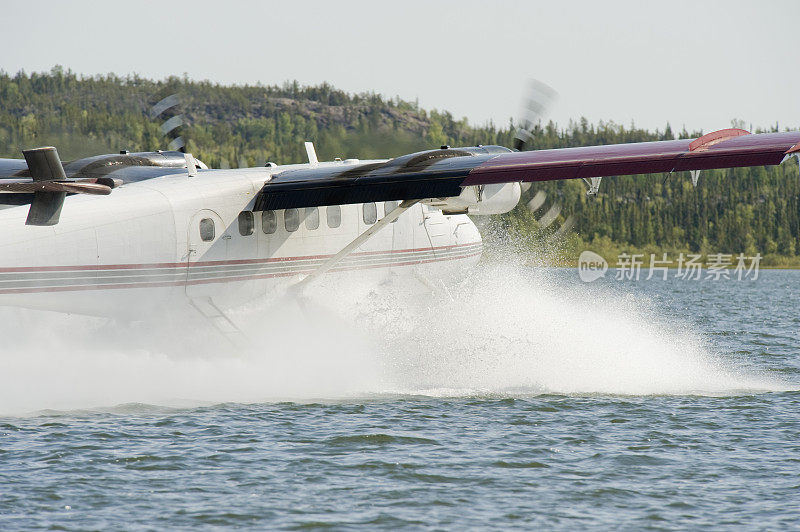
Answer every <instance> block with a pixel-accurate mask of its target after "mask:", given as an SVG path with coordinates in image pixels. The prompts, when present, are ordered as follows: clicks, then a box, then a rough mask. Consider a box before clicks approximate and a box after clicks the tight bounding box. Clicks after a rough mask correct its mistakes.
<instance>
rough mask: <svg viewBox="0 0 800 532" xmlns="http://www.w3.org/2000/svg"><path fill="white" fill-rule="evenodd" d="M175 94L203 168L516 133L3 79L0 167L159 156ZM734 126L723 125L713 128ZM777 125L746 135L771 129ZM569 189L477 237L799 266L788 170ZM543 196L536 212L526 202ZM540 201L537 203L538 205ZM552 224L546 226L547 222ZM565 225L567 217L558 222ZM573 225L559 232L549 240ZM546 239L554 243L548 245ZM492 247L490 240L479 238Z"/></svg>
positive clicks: (367, 99) (578, 139)
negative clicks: (50, 158) (56, 156)
mask: <svg viewBox="0 0 800 532" xmlns="http://www.w3.org/2000/svg"><path fill="white" fill-rule="evenodd" d="M169 93H173V94H177V95H178V97H179V101H180V112H181V113H182V117H183V121H184V125H183V126H182V128H181V131H180V133H181V135H182V136H183V138H184V139H185V140H186V143H187V151H190V152H192V153H193V154H194V155H195V157H197V158H199V159H201V160H203V161H204V162H205V163H206V164H208V165H209V166H210V167H228V166H230V167H241V166H253V165H263V164H264V163H265V162H266V161H273V162H275V163H277V164H289V163H298V162H303V161H304V160H305V150H304V148H303V142H304V141H313V142H314V143H315V145H316V148H317V153H318V154H319V156H320V159H321V160H326V159H327V160H330V159H333V158H334V157H343V158H351V157H355V158H361V159H370V158H388V157H394V156H398V155H401V154H405V153H410V152H414V151H420V150H424V149H431V148H436V147H439V146H440V145H444V144H447V145H450V146H474V145H477V144H499V145H503V146H510V145H511V144H512V139H513V136H514V130H515V127H514V124H513V121H510V122H509V123H508V124H504V125H494V124H485V125H481V126H478V125H474V124H470V123H469V122H468V121H467V119H465V118H462V119H456V118H455V117H453V116H452V115H451V114H450V113H449V112H447V111H438V110H425V109H421V108H420V107H419V105H418V104H417V103H416V102H408V101H404V100H401V99H400V98H397V97H395V98H389V97H386V96H383V95H380V94H375V93H368V92H365V93H361V94H349V93H346V92H343V91H340V90H337V89H335V88H334V87H331V86H330V85H328V84H322V85H318V86H302V85H300V84H299V83H298V82H296V81H295V82H289V83H283V84H281V85H261V84H258V85H235V86H226V85H220V84H216V83H212V82H209V81H195V80H191V79H189V78H188V77H187V76H186V75H184V76H183V77H171V78H169V79H166V80H158V81H156V80H150V79H145V78H142V77H139V76H136V75H130V76H125V77H122V76H118V75H115V74H108V75H103V76H80V75H77V74H75V73H73V72H71V71H69V70H65V69H64V68H62V67H59V66H56V67H54V68H52V69H51V70H50V71H49V72H43V73H30V74H28V73H25V72H18V73H16V74H9V73H6V72H2V71H0V157H14V158H20V157H21V153H20V152H21V150H22V149H25V148H29V147H34V146H40V145H53V146H57V147H58V150H59V153H60V154H61V157H62V159H64V160H65V161H67V160H70V159H74V158H78V157H83V156H89V155H96V154H100V153H114V152H117V151H119V150H123V149H127V150H130V151H145V150H155V149H167V143H168V141H169V139H167V138H165V137H164V134H163V133H162V131H161V128H160V126H161V123H162V122H163V120H160V119H158V118H153V117H151V113H150V110H151V109H152V106H153V105H154V103H155V102H156V101H157V98H158V97H159V95H163V94H169ZM731 125H733V126H736V127H741V126H742V124H740V123H737V121H736V120H732V124H721V125H720V129H721V128H724V127H730V126H731ZM777 130H778V125H777V124H776V125H774V126H772V127H769V128H767V129H758V128H756V130H755V131H753V132H754V133H757V132H762V131H777ZM703 133H704V132H702V131H692V132H688V131H685V130H683V131H674V130H673V129H672V128H671V127H670V125H669V123H665V126H664V129H663V130H656V131H647V130H644V129H641V128H637V127H636V126H635V125H634V124H630V125H627V126H624V125H621V124H616V123H613V122H599V123H596V124H592V123H589V122H588V121H587V120H586V119H583V118H581V119H577V120H574V121H570V122H569V123H568V124H565V125H559V124H555V123H553V122H549V123H547V124H539V125H537V126H536V128H535V130H534V138H535V140H534V144H535V146H534V148H535V149H545V148H559V147H569V146H584V145H595V144H610V143H622V142H641V141H652V140H668V139H674V138H694V137H697V136H700V135H702V134H703ZM586 188H587V187H586V185H585V184H584V183H583V182H581V181H578V180H574V181H561V182H550V183H541V184H539V183H537V184H535V185H534V186H531V187H530V188H528V189H527V190H526V191H525V196H524V197H523V202H521V203H520V205H519V206H518V207H517V208H516V209H515V210H514V211H512V212H511V213H508V214H506V215H502V216H498V217H495V219H493V220H492V221H491V223H489V224H484V228H493V229H494V232H495V233H496V232H497V231H500V232H501V233H502V234H503V235H505V236H510V237H511V238H510V239H507V240H511V241H513V242H515V245H518V246H527V247H529V248H535V247H541V246H542V245H543V244H542V243H543V242H549V243H550V244H553V239H554V238H555V237H556V236H557V237H558V242H557V243H556V244H555V245H552V246H551V247H554V248H556V249H557V253H556V254H557V255H558V257H559V260H566V261H572V260H574V257H575V256H576V253H579V252H580V250H583V249H592V250H595V251H598V252H600V253H601V254H602V255H603V256H605V257H607V258H609V257H613V256H615V255H618V254H619V253H621V252H623V251H626V252H628V253H631V252H637V253H645V254H649V253H662V252H670V253H677V252H695V253H701V254H704V255H707V254H709V253H733V254H736V253H739V252H744V253H746V254H749V255H755V254H756V253H760V254H762V255H763V256H764V260H763V262H762V264H764V265H767V266H770V265H771V266H795V267H796V266H800V177H798V164H797V162H796V161H795V160H792V161H791V162H787V163H784V164H783V165H780V166H776V167H756V168H738V169H730V170H716V171H708V172H703V173H702V174H701V177H700V180H699V184H698V186H697V188H695V187H694V186H693V185H692V182H691V179H690V178H689V175H688V173H676V174H672V175H665V174H660V175H648V176H621V177H613V178H606V179H604V180H603V182H602V185H601V187H600V193H599V194H598V195H597V197H589V196H587V195H586ZM540 192H544V193H545V194H546V200H545V201H544V202H537V203H541V205H539V206H538V208H537V209H536V210H535V211H532V210H531V209H530V208H528V205H527V204H528V201H529V200H530V199H531V198H533V197H534V196H535V195H536V194H537V193H540ZM540 197H542V195H541V194H540ZM553 217H554V219H553V222H552V223H551V224H547V223H544V222H543V219H546V220H547V221H548V222H549V221H550V218H553ZM567 220H569V221H568V222H567ZM565 223H566V224H567V225H568V226H569V227H571V229H569V231H559V229H561V228H565V227H564V225H565ZM554 233H555V236H554ZM489 240H490V241H496V240H497V239H489Z"/></svg>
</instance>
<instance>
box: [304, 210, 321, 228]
mask: <svg viewBox="0 0 800 532" xmlns="http://www.w3.org/2000/svg"><path fill="white" fill-rule="evenodd" d="M303 215H304V216H303V217H304V218H305V220H304V224H305V226H306V229H308V230H309V231H316V230H317V229H319V207H306V208H305V210H304V212H303ZM309 222H316V224H313V223H309Z"/></svg>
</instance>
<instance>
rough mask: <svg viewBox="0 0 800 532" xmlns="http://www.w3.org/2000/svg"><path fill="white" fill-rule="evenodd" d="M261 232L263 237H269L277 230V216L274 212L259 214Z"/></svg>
mask: <svg viewBox="0 0 800 532" xmlns="http://www.w3.org/2000/svg"><path fill="white" fill-rule="evenodd" d="M261 230H262V231H263V232H264V234H265V235H271V234H272V233H274V232H275V231H277V230H278V216H277V215H276V214H275V211H263V212H262V213H261Z"/></svg>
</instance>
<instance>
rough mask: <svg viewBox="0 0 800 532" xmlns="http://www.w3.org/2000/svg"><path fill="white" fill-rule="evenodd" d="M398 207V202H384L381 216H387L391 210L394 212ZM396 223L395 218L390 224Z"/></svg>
mask: <svg viewBox="0 0 800 532" xmlns="http://www.w3.org/2000/svg"><path fill="white" fill-rule="evenodd" d="M398 205H400V202H399V201H386V202H384V203H383V214H384V216H385V215H387V214H389V213H390V212H392V211H393V210H395V209H396V208H397V206H398ZM396 221H397V218H395V219H394V220H392V223H395V222H396Z"/></svg>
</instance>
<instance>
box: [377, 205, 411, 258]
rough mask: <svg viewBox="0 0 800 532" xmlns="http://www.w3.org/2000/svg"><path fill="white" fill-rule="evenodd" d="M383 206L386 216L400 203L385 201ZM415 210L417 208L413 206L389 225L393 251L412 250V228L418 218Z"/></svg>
mask: <svg viewBox="0 0 800 532" xmlns="http://www.w3.org/2000/svg"><path fill="white" fill-rule="evenodd" d="M383 205H384V215H387V214H389V213H390V212H392V211H393V210H394V209H395V208H397V206H398V205H400V202H399V201H387V202H385V203H384V204H383ZM417 209H419V207H417V206H416V205H414V206H413V207H411V208H410V209H409V210H407V211H406V212H404V213H403V214H401V215H400V217H399V218H398V219H397V220H395V221H394V222H392V223H391V224H390V225H389V227H390V228H391V230H392V249H393V250H394V251H398V250H403V249H412V248H413V247H414V227H415V226H416V225H417V224H418V218H419V217H418V216H415V214H416V211H417Z"/></svg>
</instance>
